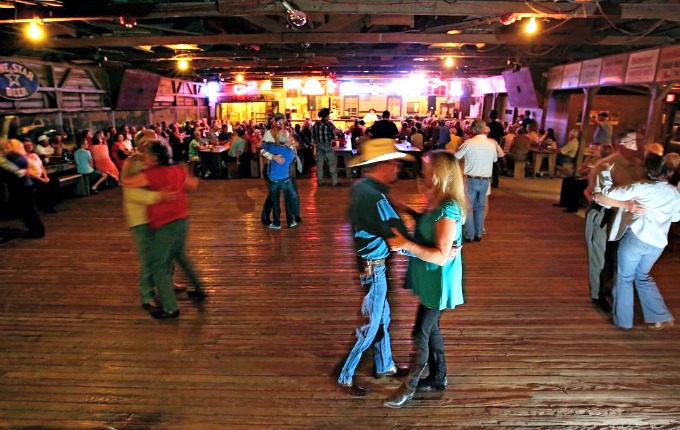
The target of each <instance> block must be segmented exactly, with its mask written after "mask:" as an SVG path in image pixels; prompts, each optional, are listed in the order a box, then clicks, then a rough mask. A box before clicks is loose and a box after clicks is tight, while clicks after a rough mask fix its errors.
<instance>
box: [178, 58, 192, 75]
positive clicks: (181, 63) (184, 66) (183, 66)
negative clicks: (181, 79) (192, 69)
mask: <svg viewBox="0 0 680 430" xmlns="http://www.w3.org/2000/svg"><path fill="white" fill-rule="evenodd" d="M177 68H178V69H179V70H181V71H183V72H184V71H186V70H189V60H187V59H186V58H181V59H179V60H178V61H177Z"/></svg>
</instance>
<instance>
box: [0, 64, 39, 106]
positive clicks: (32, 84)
mask: <svg viewBox="0 0 680 430" xmlns="http://www.w3.org/2000/svg"><path fill="white" fill-rule="evenodd" d="M39 86H40V82H39V80H38V76H37V75H36V74H35V72H33V70H31V69H29V68H28V67H26V66H24V65H23V64H19V63H15V62H13V61H0V97H2V98H5V99H9V100H23V99H26V98H28V97H30V96H31V95H33V94H34V93H35V92H36V91H38V87H39Z"/></svg>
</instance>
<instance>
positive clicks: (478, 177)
mask: <svg viewBox="0 0 680 430" xmlns="http://www.w3.org/2000/svg"><path fill="white" fill-rule="evenodd" d="M465 177H466V178H468V179H491V177H489V176H470V175H465Z"/></svg>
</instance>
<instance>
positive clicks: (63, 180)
mask: <svg viewBox="0 0 680 430" xmlns="http://www.w3.org/2000/svg"><path fill="white" fill-rule="evenodd" d="M57 179H59V188H61V187H67V186H70V185H74V186H75V187H74V189H73V194H74V195H76V196H89V195H90V186H89V181H88V180H87V177H85V176H83V174H82V173H73V174H68V175H63V176H59V177H58V178H57Z"/></svg>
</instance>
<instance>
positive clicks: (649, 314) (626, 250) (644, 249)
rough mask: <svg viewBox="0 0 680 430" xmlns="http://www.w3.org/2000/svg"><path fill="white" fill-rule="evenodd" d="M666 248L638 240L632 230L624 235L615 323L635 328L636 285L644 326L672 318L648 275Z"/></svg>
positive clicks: (617, 285) (618, 275)
mask: <svg viewBox="0 0 680 430" xmlns="http://www.w3.org/2000/svg"><path fill="white" fill-rule="evenodd" d="M662 252H663V248H657V247H655V246H652V245H649V244H647V243H645V242H643V241H641V240H640V239H638V238H637V237H636V236H635V234H633V232H632V231H630V230H628V231H626V233H625V234H624V235H623V238H622V239H621V241H620V244H619V267H618V271H617V276H616V284H614V292H613V295H614V310H613V313H612V314H613V317H614V324H616V325H617V326H619V327H621V328H624V329H630V328H633V300H634V295H633V283H634V284H635V289H636V290H637V293H638V298H639V299H640V306H641V307H642V317H643V318H644V320H645V323H647V324H651V323H656V322H665V321H670V320H672V319H673V315H671V313H670V311H669V310H668V308H667V307H666V303H665V302H664V300H663V297H661V293H659V288H658V287H657V286H656V282H654V279H652V276H651V275H650V274H649V272H650V271H651V270H652V266H654V263H656V260H658V259H659V257H660V256H661V253H662Z"/></svg>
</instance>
